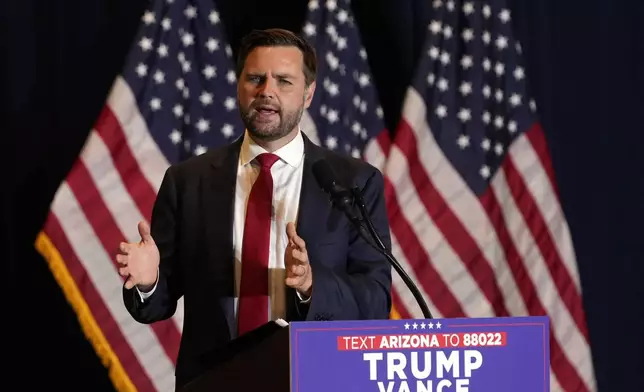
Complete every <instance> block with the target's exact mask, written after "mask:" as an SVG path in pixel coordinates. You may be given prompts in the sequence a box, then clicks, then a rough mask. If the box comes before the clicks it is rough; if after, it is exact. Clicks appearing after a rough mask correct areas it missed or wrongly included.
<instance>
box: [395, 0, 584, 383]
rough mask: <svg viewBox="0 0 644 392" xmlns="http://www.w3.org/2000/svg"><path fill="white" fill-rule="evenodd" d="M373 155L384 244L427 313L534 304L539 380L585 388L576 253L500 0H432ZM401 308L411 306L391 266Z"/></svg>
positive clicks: (472, 313) (487, 312)
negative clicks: (388, 131)
mask: <svg viewBox="0 0 644 392" xmlns="http://www.w3.org/2000/svg"><path fill="white" fill-rule="evenodd" d="M432 6H433V7H432V11H433V12H432V20H431V22H430V24H429V25H428V31H427V37H426V43H425V47H424V51H423V52H422V55H421V56H422V57H421V58H420V60H419V62H418V65H417V71H416V75H415V77H414V80H413V82H412V85H411V86H410V87H409V88H408V91H407V94H406V98H405V102H404V105H403V113H402V118H401V122H400V124H399V126H398V127H397V129H396V133H395V136H394V138H393V141H392V144H391V147H390V150H389V152H388V154H387V162H386V166H385V168H384V171H385V174H386V178H387V189H386V197H387V202H388V209H389V214H390V220H391V222H390V224H391V231H392V234H393V239H394V254H395V256H396V257H397V258H398V259H399V261H401V264H402V265H403V267H405V268H406V269H407V271H409V273H410V275H411V277H412V278H413V279H414V281H415V282H416V284H417V285H418V286H419V288H420V290H421V291H422V293H423V296H424V297H425V298H426V299H427V300H428V302H429V306H430V308H431V309H432V310H433V312H434V315H435V316H436V317H494V316H524V315H547V316H549V317H550V321H551V361H550V364H551V372H550V374H551V390H552V391H596V390H597V386H596V382H595V378H594V371H593V366H592V356H591V350H590V346H589V341H588V331H587V328H586V321H585V316H584V311H583V306H582V299H581V285H580V280H579V273H578V268H577V262H576V260H575V253H574V250H573V246H572V241H571V236H570V232H569V228H568V225H567V223H566V219H565V217H564V214H563V212H562V209H561V206H560V204H559V201H558V194H557V187H556V184H555V177H554V173H553V168H552V165H551V162H550V157H549V153H548V148H547V145H546V139H545V137H544V134H543V131H542V129H541V126H540V123H539V119H538V117H537V114H536V105H535V102H534V101H533V100H532V99H531V97H530V95H529V91H528V87H527V83H526V70H525V67H524V66H523V61H522V58H521V56H522V52H521V45H520V43H519V41H518V40H517V39H516V38H515V37H514V36H513V31H512V13H511V11H510V9H509V8H508V7H507V6H506V4H505V2H504V1H502V0H489V1H455V0H449V1H442V0H435V1H433V2H432ZM394 289H395V290H394V294H395V306H396V310H397V312H398V313H399V314H400V316H402V317H404V318H408V317H421V313H420V311H419V308H418V306H417V305H416V303H415V302H414V301H413V297H412V296H411V295H410V294H409V293H408V290H406V288H405V286H404V285H403V284H402V283H401V281H400V279H397V277H395V276H394Z"/></svg>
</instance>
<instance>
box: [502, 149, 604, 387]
mask: <svg viewBox="0 0 644 392" xmlns="http://www.w3.org/2000/svg"><path fill="white" fill-rule="evenodd" d="M513 148H514V147H513ZM491 186H492V189H493V192H494V194H495V195H496V197H497V198H498V200H502V201H503V203H501V207H502V208H501V212H502V214H503V218H504V220H505V223H506V225H507V227H508V231H509V234H510V237H511V238H512V241H513V243H514V245H515V246H516V248H517V251H518V252H519V255H520V256H521V259H522V260H523V264H524V266H525V267H526V270H527V272H528V275H529V276H530V279H531V280H532V282H533V283H534V284H535V286H536V287H537V290H536V291H537V292H536V294H537V296H538V297H539V300H540V302H541V303H542V304H543V306H544V308H545V310H546V312H547V314H548V316H549V317H550V321H551V323H552V330H553V332H552V333H553V335H554V336H553V337H554V338H555V339H557V341H558V342H559V345H560V347H561V349H562V351H563V354H564V355H565V356H566V357H567V358H568V361H569V362H570V363H571V365H572V366H573V367H575V368H576V369H577V371H578V372H579V373H580V374H581V377H582V379H583V380H584V382H585V383H586V384H587V386H588V387H589V388H590V387H591V386H592V381H590V383H589V380H588V375H587V372H586V371H584V368H585V367H586V365H587V363H588V361H590V358H591V357H590V350H589V347H588V345H587V344H586V341H585V339H584V338H583V336H582V335H581V333H580V332H579V330H578V329H577V324H576V323H575V322H574V320H573V318H572V316H571V314H570V312H569V310H568V308H567V307H566V304H564V303H563V301H562V299H561V297H560V296H559V294H558V292H557V289H556V287H555V285H554V282H553V281H552V280H551V278H550V274H549V272H548V267H547V265H546V263H545V261H544V259H543V257H542V254H541V252H540V251H539V247H538V245H537V244H536V243H535V240H534V238H533V237H532V234H531V232H530V230H529V229H528V226H527V224H526V222H525V220H524V219H523V215H522V214H521V212H520V211H519V209H518V207H517V205H516V204H515V201H514V199H513V197H512V194H511V192H510V189H509V186H508V184H507V181H506V178H505V173H504V172H503V171H502V170H499V171H498V173H497V175H496V177H495V178H494V180H493V182H492V185H491ZM584 373H586V374H584ZM590 389H591V390H593V388H590Z"/></svg>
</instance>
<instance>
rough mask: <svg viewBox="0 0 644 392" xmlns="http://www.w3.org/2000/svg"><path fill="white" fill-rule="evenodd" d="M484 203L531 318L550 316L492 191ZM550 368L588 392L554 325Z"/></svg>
mask: <svg viewBox="0 0 644 392" xmlns="http://www.w3.org/2000/svg"><path fill="white" fill-rule="evenodd" d="M508 161H509V159H507V160H506V162H508ZM504 164H505V163H504ZM481 203H482V204H483V207H484V208H485V211H486V212H487V214H488V216H489V217H490V220H491V221H492V224H493V226H494V228H495V231H496V233H497V237H498V239H499V242H500V243H501V245H502V247H503V250H504V251H505V257H506V260H507V262H508V266H509V267H510V271H511V273H512V276H514V280H515V282H516V284H517V287H518V288H519V291H520V292H521V296H522V298H523V301H524V303H525V305H526V308H527V309H528V312H529V314H530V315H531V316H542V315H545V316H548V314H547V311H546V309H545V307H544V306H543V304H542V302H541V300H540V299H539V295H538V293H537V288H536V287H535V285H534V282H533V281H532V279H531V278H530V275H529V273H528V271H527V270H526V268H525V265H524V260H523V259H522V258H521V256H520V255H519V252H518V251H517V249H516V247H515V246H514V242H513V241H512V238H511V237H510V233H509V231H508V229H507V227H506V225H505V221H504V219H503V215H502V212H501V206H500V203H499V201H498V199H497V198H496V195H495V194H494V192H493V191H492V188H488V189H487V191H486V193H485V194H484V195H483V197H482V198H481ZM550 365H551V367H552V369H553V371H554V373H555V375H556V376H557V380H559V382H560V384H561V385H562V386H563V387H564V389H565V390H566V391H582V390H585V386H584V383H583V381H582V379H581V377H580V375H579V374H578V373H577V370H576V369H575V368H574V367H573V366H572V365H571V363H570V361H569V360H568V357H567V356H566V355H565V353H564V352H563V350H562V348H561V345H560V344H559V341H558V340H557V339H556V338H555V336H554V333H553V325H552V324H551V325H550Z"/></svg>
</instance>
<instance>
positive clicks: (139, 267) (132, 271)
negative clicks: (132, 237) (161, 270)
mask: <svg viewBox="0 0 644 392" xmlns="http://www.w3.org/2000/svg"><path fill="white" fill-rule="evenodd" d="M138 228H139V235H140V236H141V241H140V242H138V243H127V242H121V244H120V245H119V253H118V254H117V255H116V261H117V262H118V263H119V265H120V266H121V267H120V268H119V274H120V275H121V276H123V277H124V278H127V280H126V281H125V288H126V289H128V290H129V289H131V288H132V287H134V286H137V287H138V289H139V290H141V291H142V292H148V291H150V290H152V288H153V287H154V285H155V284H156V281H157V271H158V267H159V259H160V257H159V249H158V248H157V245H156V244H155V243H154V240H153V239H152V236H151V235H150V226H148V224H147V223H145V222H139V225H138Z"/></svg>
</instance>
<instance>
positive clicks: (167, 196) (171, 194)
mask: <svg viewBox="0 0 644 392" xmlns="http://www.w3.org/2000/svg"><path fill="white" fill-rule="evenodd" d="M171 169H172V168H169V169H168V170H166V172H165V175H164V177H163V181H162V182H161V186H160V188H159V192H158V194H157V198H156V201H155V203H154V207H153V209H152V218H151V222H150V232H151V235H152V238H153V239H154V242H155V243H156V245H157V247H158V248H159V254H160V262H159V274H158V279H157V284H156V286H155V288H154V292H153V293H152V295H150V296H149V297H147V298H145V300H142V298H141V296H140V295H139V293H138V292H137V290H136V289H135V288H133V289H131V290H127V289H126V288H125V287H123V301H124V303H125V307H126V308H127V310H128V312H129V313H130V314H131V315H132V317H133V318H134V319H135V320H136V321H138V322H140V323H145V324H150V323H153V322H156V321H161V320H165V319H168V318H170V317H172V316H173V315H174V313H175V311H176V309H177V301H178V300H179V298H181V296H182V295H183V279H182V276H181V270H180V268H179V265H178V260H177V259H178V252H177V249H176V247H177V243H176V240H177V209H178V208H177V189H176V183H175V181H174V177H173V172H172V170H171Z"/></svg>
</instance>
